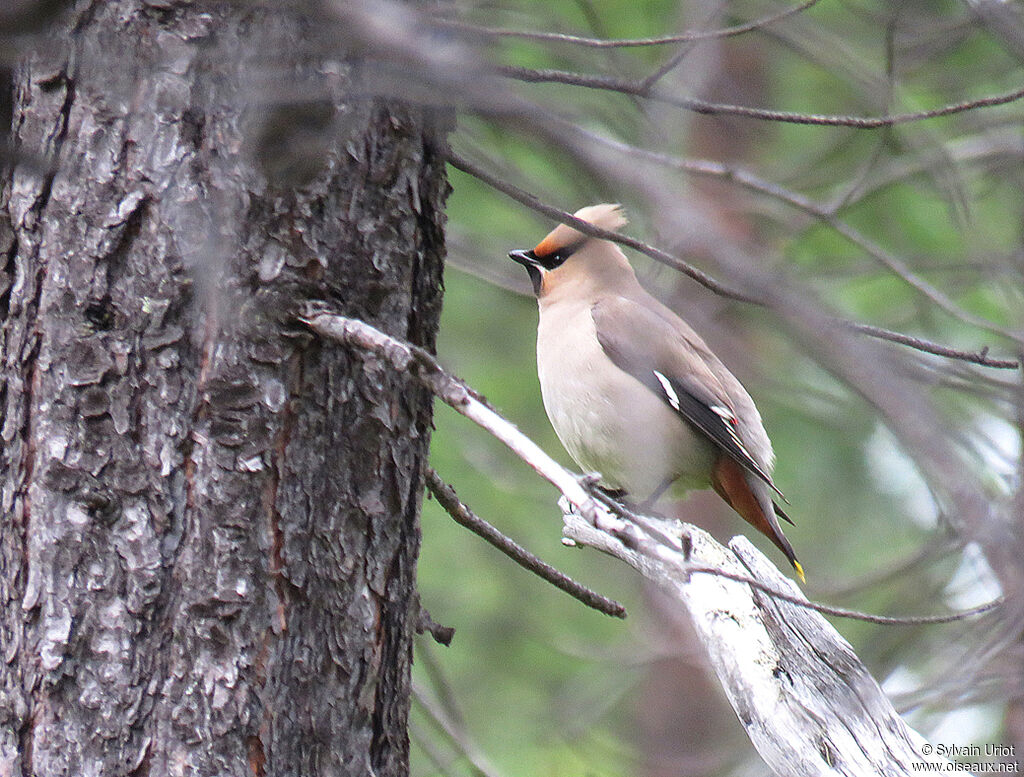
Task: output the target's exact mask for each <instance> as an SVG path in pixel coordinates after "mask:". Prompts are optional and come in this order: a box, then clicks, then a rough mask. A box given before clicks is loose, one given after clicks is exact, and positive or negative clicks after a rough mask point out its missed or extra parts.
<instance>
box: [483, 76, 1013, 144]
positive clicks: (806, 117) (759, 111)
mask: <svg viewBox="0 0 1024 777" xmlns="http://www.w3.org/2000/svg"><path fill="white" fill-rule="evenodd" d="M497 72H499V73H501V74H502V75H504V76H507V77H508V78H512V79H515V80H517V81H524V82H526V83H532V84H566V85H568V86H581V87H584V88H586V89H600V90H603V91H607V92H617V93H619V94H628V95H633V96H634V97H643V98H646V99H649V100H655V101H657V102H662V103H666V104H668V105H674V106H676V107H678V108H685V109H686V110H689V111H693V112H694V113H700V114H704V115H709V116H742V117H745V118H748V119H758V120H761V121H775V122H782V123H785V124H805V125H811V126H823V127H853V128H854V129H880V128H882V127H894V126H896V125H898V124H910V123H912V122H917V121H924V120H925V119H936V118H939V117H942V116H953V115H955V114H958V113H966V112H968V111H973V110H977V109H979V108H991V107H994V106H997V105H1006V104H1008V103H1012V102H1016V101H1017V100H1020V99H1022V98H1024V88H1020V89H1015V90H1013V91H1011V92H1004V93H1002V94H995V95H989V96H987V97H978V98H976V99H974V100H965V101H963V102H959V103H953V104H950V105H943V106H941V107H939V108H932V109H931V110H927V111H911V112H907V113H894V114H890V115H888V116H841V115H823V114H816V113H798V112H793V111H777V110H772V109H768V108H753V107H751V106H748V105H730V104H727V103H713V102H708V101H706V100H697V99H694V98H690V97H678V96H676V95H671V94H665V93H662V92H656V91H654V90H653V89H651V88H650V87H646V86H645V85H644V83H643V82H642V81H641V82H637V81H632V80H629V79H625V78H615V77H614V76H603V75H593V74H590V73H576V72H572V71H568V70H554V69H540V70H538V69H533V68H528V67H515V66H511V65H506V66H502V67H499V68H497Z"/></svg>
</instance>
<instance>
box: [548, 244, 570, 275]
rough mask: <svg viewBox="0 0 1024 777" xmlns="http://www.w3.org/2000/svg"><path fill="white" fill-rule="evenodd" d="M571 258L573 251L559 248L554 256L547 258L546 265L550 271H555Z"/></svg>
mask: <svg viewBox="0 0 1024 777" xmlns="http://www.w3.org/2000/svg"><path fill="white" fill-rule="evenodd" d="M570 256H572V251H571V250H570V249H568V248H559V249H558V250H557V251H555V252H554V253H553V254H550V255H548V256H547V257H545V260H546V261H545V264H546V265H547V267H548V269H549V270H554V269H555V268H556V267H558V266H559V265H561V264H562V263H564V262H565V260H566V259H568V258H569V257H570Z"/></svg>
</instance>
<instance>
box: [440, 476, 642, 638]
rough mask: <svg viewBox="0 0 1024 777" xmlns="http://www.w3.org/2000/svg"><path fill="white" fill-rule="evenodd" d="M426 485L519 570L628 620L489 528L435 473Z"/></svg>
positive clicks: (452, 513) (605, 601) (608, 601)
mask: <svg viewBox="0 0 1024 777" xmlns="http://www.w3.org/2000/svg"><path fill="white" fill-rule="evenodd" d="M425 475H426V483H427V488H428V489H429V490H430V493H431V494H433V495H434V498H435V499H437V503H438V504H439V505H441V507H443V508H444V509H445V511H446V512H447V513H448V515H450V516H451V517H452V518H453V519H454V520H455V522H456V523H457V524H459V525H460V526H464V527H465V528H467V529H469V530H470V531H471V532H473V533H474V534H476V535H478V536H479V537H482V538H483V539H484V540H486V541H487V542H489V543H490V544H491V545H493V546H494V547H496V548H497V549H498V550H500V551H501V552H502V553H504V554H505V555H506V556H508V557H509V558H510V559H512V560H513V561H515V562H516V563H517V564H519V566H521V567H523V568H524V569H527V570H529V571H530V572H533V573H534V574H535V575H537V576H538V577H540V578H542V579H543V580H546V581H547V582H549V583H551V585H553V586H555V588H558V589H559V590H561V591H565V592H566V593H567V594H569V596H571V597H573V598H574V599H577V600H579V601H580V602H582V603H583V604H585V605H587V607H592V608H593V609H595V610H597V611H598V612H603V613H604V614H605V615H611V616H614V617H616V618H625V617H626V608H625V607H623V606H622V605H621V604H619V603H618V602H616V601H615V600H614V599H609V598H608V597H606V596H602V595H601V594H599V593H597V592H596V591H592V590H591V589H589V588H587V587H586V586H584V585H581V584H580V583H577V582H576V581H575V580H573V579H572V578H571V577H569V576H568V575H566V574H565V573H563V572H560V571H559V570H557V569H555V567H553V566H551V565H550V564H548V563H546V562H544V561H542V560H541V559H539V558H537V557H536V556H535V555H533V554H532V553H530V551H528V550H526V548H524V547H523V546H522V545H520V544H519V543H517V542H516V541H515V540H513V539H511V538H510V537H506V536H505V535H504V534H502V533H501V532H500V531H499V530H498V529H497V528H495V527H494V526H492V525H491V524H489V523H488V522H487V521H485V520H484V519H483V518H480V517H479V516H477V515H476V514H474V513H473V511H472V510H470V509H469V508H468V507H467V506H466V505H465V504H463V503H462V501H460V500H459V498H458V496H457V495H456V493H455V489H453V488H452V487H451V486H449V485H448V484H447V483H445V482H444V481H443V480H442V479H441V478H440V476H439V475H438V474H437V472H435V471H434V470H433V469H430V468H429V467H428V468H427V470H426V473H425Z"/></svg>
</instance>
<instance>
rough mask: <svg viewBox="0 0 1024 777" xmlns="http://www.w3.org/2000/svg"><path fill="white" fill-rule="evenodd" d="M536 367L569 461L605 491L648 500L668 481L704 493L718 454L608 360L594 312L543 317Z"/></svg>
mask: <svg viewBox="0 0 1024 777" xmlns="http://www.w3.org/2000/svg"><path fill="white" fill-rule="evenodd" d="M537 366H538V373H539V376H540V385H541V394H542V396H543V399H544V408H545V410H547V414H548V418H550V420H551V425H552V426H553V427H554V429H555V432H556V434H557V435H558V438H559V439H560V440H561V441H562V444H563V445H564V446H565V449H566V450H567V451H568V452H569V455H571V456H572V457H573V459H574V460H575V461H576V463H577V464H578V465H579V466H580V467H581V468H582V469H584V470H585V471H588V472H594V471H596V472H600V473H601V474H602V479H603V481H604V482H605V483H606V485H608V486H611V487H613V488H621V489H624V490H626V491H628V492H629V493H630V494H632V495H634V496H635V497H637V498H646V497H647V496H649V495H650V494H651V493H652V492H654V491H655V490H656V489H657V488H658V487H659V486H660V485H661V484H662V483H663V482H664V481H665V480H666V479H667V478H671V477H677V476H678V477H680V479H681V481H682V482H683V483H684V484H685V485H688V486H690V487H695V488H701V487H706V486H707V484H708V479H709V475H710V471H711V464H712V458H713V452H712V449H711V446H710V445H709V444H708V443H707V442H706V441H705V440H704V438H703V437H701V436H699V435H698V433H695V432H694V431H693V430H692V429H691V428H690V427H689V426H688V425H687V424H686V423H685V422H683V421H682V419H680V418H679V416H678V415H677V414H676V413H675V412H674V411H673V410H672V409H671V408H670V407H669V406H668V405H667V404H665V402H663V401H662V400H661V399H660V398H659V397H657V396H656V395H655V394H654V393H653V392H652V391H650V389H648V388H647V387H646V386H644V385H643V384H642V383H640V382H639V381H637V380H636V379H635V378H633V377H632V376H630V375H628V374H627V373H625V372H623V371H622V370H620V369H619V368H618V367H616V366H615V365H614V364H612V362H611V361H610V360H609V359H608V358H607V356H606V355H605V354H604V351H603V350H602V348H601V345H600V343H599V342H598V340H597V333H596V331H595V329H594V321H593V318H592V317H591V314H590V307H589V305H582V304H581V305H573V306H571V307H570V306H568V305H560V306H552V307H549V308H547V309H545V310H543V311H542V314H541V319H540V326H539V329H538V338H537Z"/></svg>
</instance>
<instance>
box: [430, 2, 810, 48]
mask: <svg viewBox="0 0 1024 777" xmlns="http://www.w3.org/2000/svg"><path fill="white" fill-rule="evenodd" d="M819 2H820V0H804V2H802V3H800V4H798V5H794V6H791V7H789V8H785V9H783V10H781V11H778V12H777V13H773V14H768V15H766V16H762V17H761V18H759V19H754V20H752V21H749V22H744V23H743V24H736V25H733V26H732V27H723V28H722V29H719V30H693V31H689V32H681V33H677V34H675V35H661V36H658V37H655V38H618V39H605V38H588V37H585V36H582V35H568V34H565V33H559V32H534V31H530V30H509V29H504V28H501V27H486V26H482V25H476V24H470V23H469V22H463V21H459V20H458V19H443V18H439V19H437V20H436V21H437V23H438V24H440V25H441V26H443V27H450V28H452V29H457V30H465V31H467V32H473V33H479V34H482V35H491V36H494V37H501V38H523V39H525V40H536V41H545V42H553V43H568V44H572V45H574V46H585V47H587V48H595V49H616V48H639V47H644V46H664V45H667V44H670V43H690V42H696V41H702V40H714V39H716V38H729V37H732V36H734V35H743V34H744V33H748V32H753V31H754V30H759V29H761V28H762V27H767V26H768V25H769V24H773V23H775V22H778V21H781V20H783V19H785V18H787V17H789V16H792V15H794V14H798V13H800V12H801V11H806V10H807V9H808V8H810V7H811V6H813V5H817V4H818V3H819Z"/></svg>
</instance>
